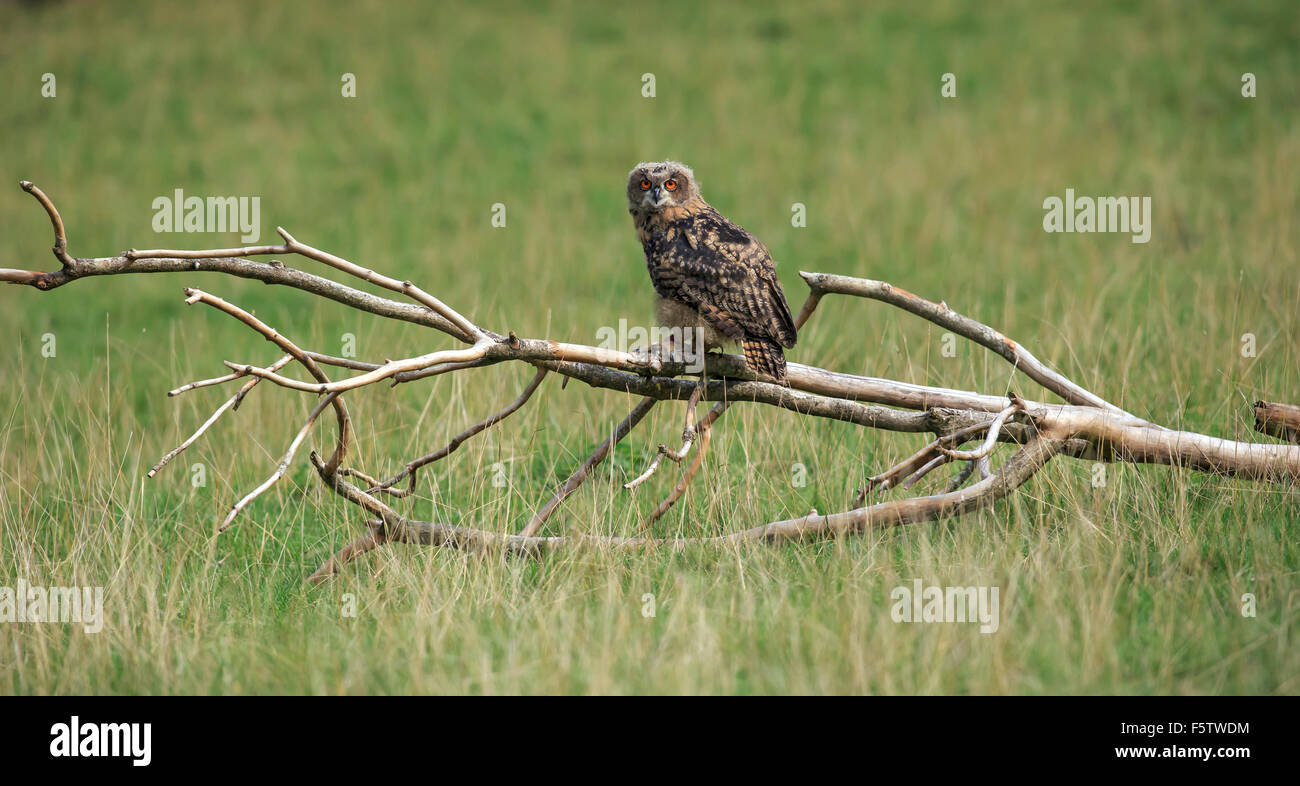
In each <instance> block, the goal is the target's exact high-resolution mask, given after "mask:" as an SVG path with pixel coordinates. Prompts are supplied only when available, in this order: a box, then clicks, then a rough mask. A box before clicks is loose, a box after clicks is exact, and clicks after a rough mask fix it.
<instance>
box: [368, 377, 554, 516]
mask: <svg viewBox="0 0 1300 786" xmlns="http://www.w3.org/2000/svg"><path fill="white" fill-rule="evenodd" d="M547 373H548V372H547V370H546V369H545V368H539V369H537V374H536V375H534V376H533V381H532V382H529V383H528V386H527V387H525V388H524V390H523V392H522V393H520V394H519V396H518V397H517V398H516V399H515V400H514V401H512V402H510V403H509V404H507V405H506V406H505V408H504V409H502V410H501V411H499V412H497V413H495V414H493V415H491V416H489V417H487V418H485V419H484V420H481V421H479V422H478V423H476V424H474V425H473V426H470V427H469V428H467V429H465V430H464V431H462V432H461V433H459V434H457V435H456V436H455V437H453V438H452V440H451V442H448V443H447V445H446V446H445V447H443V448H441V449H439V450H435V451H434V452H432V453H429V454H427V455H424V456H421V457H420V458H418V459H415V460H414V461H411V462H409V463H408V464H407V465H406V466H405V467H404V468H403V469H402V471H401V472H399V473H397V474H396V475H394V476H392V477H391V478H389V479H388V480H386V481H384V482H382V483H380V482H379V481H377V480H374V479H372V478H368V476H365V475H362V474H361V473H360V472H357V471H356V470H351V469H344V470H343V471H342V472H343V474H344V475H356V476H358V477H361V478H362V479H363V480H366V482H367V483H369V484H370V486H371V488H370V489H369V490H368V491H367V493H369V494H374V493H377V492H380V491H383V492H386V493H388V494H391V495H392V496H394V497H405V496H407V495H409V494H411V493H412V492H414V491H415V480H416V474H417V473H418V472H419V470H420V468H421V467H425V466H427V465H429V464H432V463H433V462H435V461H441V460H442V459H444V458H446V457H447V456H450V455H451V454H452V453H454V452H455V451H456V449H457V448H459V447H460V446H461V445H462V444H463V443H465V442H466V441H467V440H469V439H471V438H473V437H474V436H475V435H476V434H479V433H480V432H483V431H486V430H487V429H489V428H492V427H493V426H495V425H496V424H498V423H500V422H501V421H503V420H505V419H506V418H508V417H510V416H511V415H513V414H514V413H515V412H517V411H518V410H519V408H520V407H522V406H523V405H524V404H526V403H528V399H530V398H532V395H533V392H534V391H535V390H537V388H538V386H540V385H541V384H542V380H543V379H545V378H546V375H547ZM402 478H409V485H408V486H407V487H406V488H405V489H394V488H393V486H395V485H397V484H398V483H400V482H401V480H402Z"/></svg>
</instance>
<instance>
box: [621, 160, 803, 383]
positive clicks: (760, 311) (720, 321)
mask: <svg viewBox="0 0 1300 786" xmlns="http://www.w3.org/2000/svg"><path fill="white" fill-rule="evenodd" d="M627 201H628V212H629V213H631V214H632V223H633V224H634V225H635V226H636V233H637V237H639V238H640V240H641V248H642V249H643V250H644V251H645V261H646V267H647V268H649V270H650V281H651V282H652V283H653V284H654V288H655V292H656V293H657V294H658V298H657V299H656V305H655V311H656V316H657V317H658V319H659V324H660V326H661V327H664V328H669V329H670V331H672V332H675V331H677V330H679V329H680V330H681V332H682V334H685V335H688V336H691V335H700V334H701V333H702V335H703V337H704V344H705V346H704V349H706V350H707V349H716V348H719V347H722V346H724V345H725V344H727V343H728V342H734V343H738V344H739V345H740V347H741V349H742V350H743V351H744V353H745V364H746V365H747V366H749V368H750V370H751V371H754V372H755V373H756V374H759V375H761V376H763V377H768V378H770V379H772V380H775V381H777V382H780V383H782V384H784V383H785V381H786V375H785V353H784V352H782V348H785V349H789V348H791V347H793V346H794V343H795V326H794V318H793V317H791V316H790V306H789V305H788V304H787V303H786V301H785V294H784V293H783V292H782V291H781V284H780V282H779V281H777V278H776V268H775V267H774V266H773V265H772V256H771V255H770V254H768V253H767V249H766V248H765V247H764V246H763V244H762V243H760V242H758V240H757V239H756V238H755V237H754V236H753V235H751V234H749V233H748V232H746V231H745V230H744V229H742V228H740V227H739V226H736V225H735V224H733V223H732V222H730V221H728V220H727V218H726V217H725V216H723V215H722V214H721V213H719V212H718V211H717V210H715V209H714V208H713V206H712V205H710V204H709V203H708V202H705V201H704V198H703V197H702V196H700V187H699V184H698V183H697V182H696V180H695V173H694V172H692V171H691V169H690V167H688V166H686V165H685V164H680V163H677V162H675V161H661V162H658V163H643V164H637V166H636V167H635V168H634V169H633V170H632V172H631V174H630V175H629V177H628V181H627ZM697 329H698V330H697Z"/></svg>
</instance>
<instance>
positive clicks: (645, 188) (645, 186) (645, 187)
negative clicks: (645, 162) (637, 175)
mask: <svg viewBox="0 0 1300 786" xmlns="http://www.w3.org/2000/svg"><path fill="white" fill-rule="evenodd" d="M641 190H642V191H649V190H650V181H649V180H646V179H645V178H641Z"/></svg>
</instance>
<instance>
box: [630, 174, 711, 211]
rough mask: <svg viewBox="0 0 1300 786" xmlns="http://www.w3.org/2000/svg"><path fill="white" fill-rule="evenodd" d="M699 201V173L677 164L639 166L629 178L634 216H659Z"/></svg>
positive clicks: (631, 208) (631, 207)
mask: <svg viewBox="0 0 1300 786" xmlns="http://www.w3.org/2000/svg"><path fill="white" fill-rule="evenodd" d="M699 198H700V188H699V186H698V185H697V184H696V182H695V173H694V172H692V171H691V168H690V167H688V166H686V165H685V164H682V163H679V162H677V161H658V162H655V163H641V164H637V165H636V166H635V167H634V168H633V169H632V172H631V173H630V174H629V175H628V178H627V209H628V211H629V212H632V213H658V212H659V211H661V210H663V209H664V208H667V207H670V206H672V205H681V204H685V203H687V202H690V201H691V200H694V199H699Z"/></svg>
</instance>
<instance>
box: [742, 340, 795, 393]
mask: <svg viewBox="0 0 1300 786" xmlns="http://www.w3.org/2000/svg"><path fill="white" fill-rule="evenodd" d="M740 346H741V348H742V349H744V350H745V365H747V366H749V369H750V370H751V371H753V372H755V373H757V374H764V375H766V376H769V377H771V378H772V379H775V380H776V381H777V382H781V383H784V382H785V353H784V352H782V351H781V345H780V344H778V343H776V342H775V341H772V340H771V339H765V338H751V337H746V338H744V339H742V340H741V342H740Z"/></svg>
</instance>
